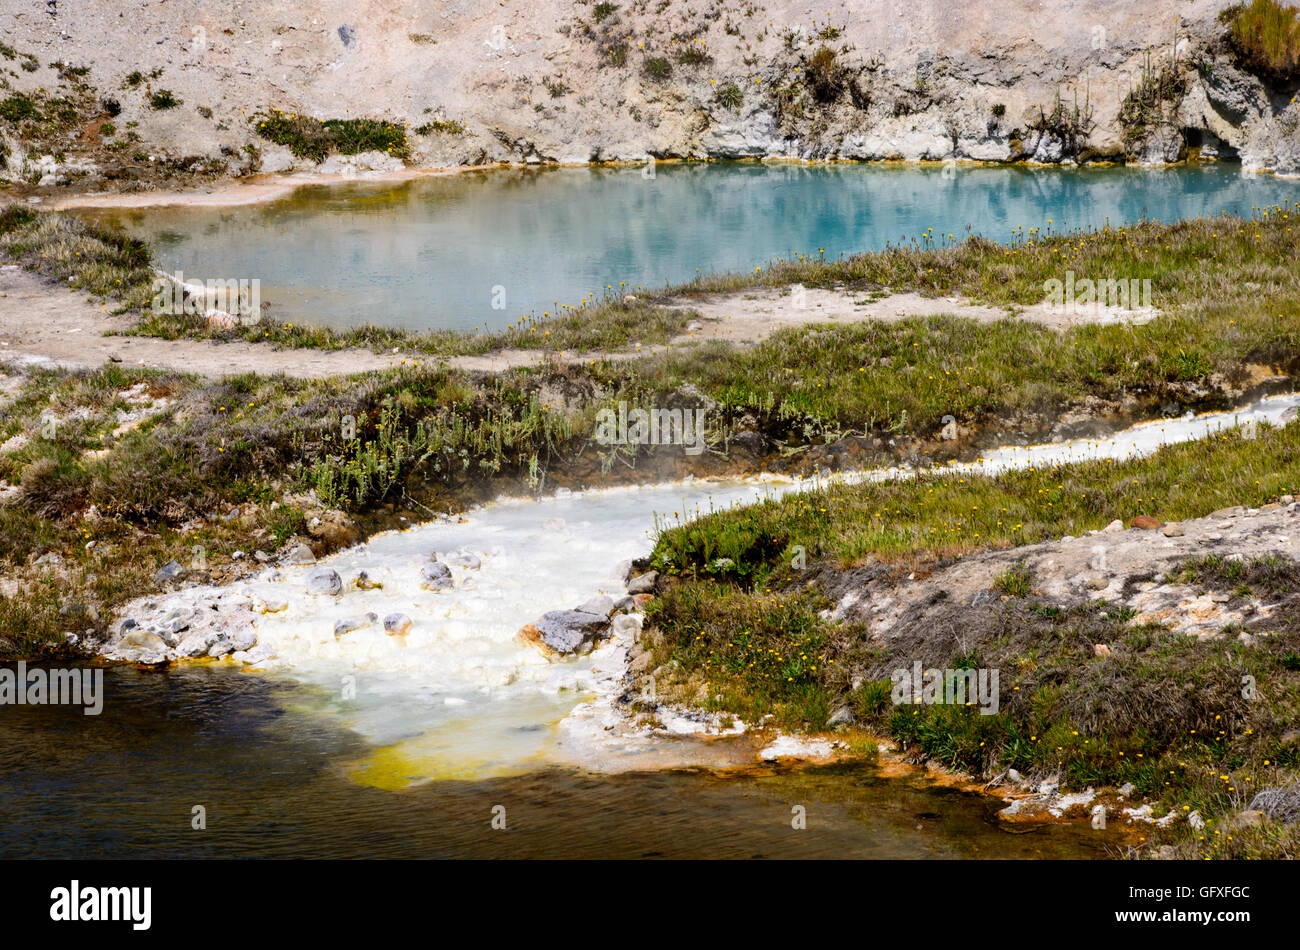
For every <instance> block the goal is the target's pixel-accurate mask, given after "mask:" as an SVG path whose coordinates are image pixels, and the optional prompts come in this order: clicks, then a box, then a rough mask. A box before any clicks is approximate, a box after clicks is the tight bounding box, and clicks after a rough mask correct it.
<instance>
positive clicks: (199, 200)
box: [46, 165, 496, 211]
mask: <svg viewBox="0 0 1300 950" xmlns="http://www.w3.org/2000/svg"><path fill="white" fill-rule="evenodd" d="M493 167H496V166H492V165H457V166H452V167H441V166H440V167H429V168H403V169H399V170H396V171H365V172H358V173H357V174H355V175H347V174H338V175H329V174H323V173H313V172H300V173H298V174H294V175H257V176H254V177H252V178H240V179H233V180H230V181H225V182H221V183H219V184H216V185H213V186H211V187H208V188H200V189H188V190H180V191H136V192H103V193H93V192H87V193H83V194H70V195H66V196H63V197H60V198H58V199H57V200H55V201H52V202H51V203H50V204H48V205H46V207H47V208H49V209H50V210H53V211H64V210H66V209H68V208H150V207H159V206H163V205H170V206H184V207H191V208H217V207H235V206H238V205H251V204H258V203H259V202H264V201H275V200H276V199H277V198H283V197H285V196H286V195H288V194H290V193H292V192H294V191H296V190H297V189H299V188H302V187H305V186H307V185H338V184H342V183H344V182H349V181H353V182H355V181H365V182H399V181H407V180H409V179H412V178H432V177H435V176H439V175H456V174H460V173H461V172H468V171H482V170H483V169H485V168H493Z"/></svg>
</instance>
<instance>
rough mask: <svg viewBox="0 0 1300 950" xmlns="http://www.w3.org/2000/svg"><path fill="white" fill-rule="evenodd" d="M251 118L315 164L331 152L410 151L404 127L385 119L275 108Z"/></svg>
mask: <svg viewBox="0 0 1300 950" xmlns="http://www.w3.org/2000/svg"><path fill="white" fill-rule="evenodd" d="M250 122H251V123H252V125H253V128H254V129H255V131H256V132H257V134H258V135H260V136H261V137H262V138H264V139H266V140H267V141H269V142H274V143H276V144H277V145H283V146H285V147H286V148H287V149H289V151H290V152H292V153H293V154H294V155H296V156H297V157H299V158H309V159H311V160H312V161H314V162H316V163H318V164H319V163H320V162H323V161H324V160H325V159H326V158H328V157H329V155H330V153H331V152H339V153H341V154H343V155H356V154H358V153H360V152H369V151H378V152H386V153H387V154H389V155H392V156H394V157H396V158H402V159H404V158H406V157H407V155H408V154H409V153H408V146H407V141H406V129H405V128H404V127H403V126H400V125H398V124H396V123H394V122H389V121H387V120H384V119H325V120H321V119H313V118H311V117H310V116H305V115H298V114H297V113H286V112H281V111H280V110H278V109H276V110H273V111H272V112H270V113H259V114H258V115H256V116H254V117H253V118H252V119H251V120H250ZM448 131H449V130H448Z"/></svg>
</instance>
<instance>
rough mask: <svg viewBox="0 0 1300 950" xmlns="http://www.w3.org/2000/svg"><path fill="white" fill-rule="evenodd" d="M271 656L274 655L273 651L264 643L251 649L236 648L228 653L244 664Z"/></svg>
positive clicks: (257, 661)
mask: <svg viewBox="0 0 1300 950" xmlns="http://www.w3.org/2000/svg"><path fill="white" fill-rule="evenodd" d="M273 656H275V651H274V650H272V649H271V648H270V647H268V646H266V645H265V644H263V645H261V646H255V647H253V648H252V649H251V650H236V651H235V652H234V653H232V654H230V658H231V659H232V660H235V661H236V662H239V663H243V664H245V665H251V664H256V663H261V662H263V661H265V660H269V659H271V657H273Z"/></svg>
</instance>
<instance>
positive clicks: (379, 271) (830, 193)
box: [77, 163, 1300, 331]
mask: <svg viewBox="0 0 1300 950" xmlns="http://www.w3.org/2000/svg"><path fill="white" fill-rule="evenodd" d="M1298 196H1300V184H1297V183H1296V182H1294V181H1285V180H1282V179H1278V178H1275V177H1273V176H1272V175H1267V174H1264V175H1250V174H1242V173H1241V171H1240V170H1239V169H1238V168H1237V167H1236V166H1232V165H1193V166H1187V167H1179V168H1173V169H1135V168H1028V167H1010V168H1007V167H982V166H961V165H952V166H939V165H934V166H917V165H910V166H894V165H860V164H835V165H802V164H757V163H716V164H707V165H704V164H687V165H677V164H665V163H659V164H658V165H657V166H656V167H655V169H654V172H653V176H652V177H651V176H650V175H649V173H648V171H647V169H644V168H622V167H620V168H600V167H593V168H545V169H501V170H492V171H470V172H464V173H460V174H455V175H443V176H437V177H431V178H421V179H415V180H409V181H405V182H402V183H399V184H394V183H392V182H378V181H373V182H364V181H361V180H357V181H353V182H348V183H344V184H336V185H313V186H307V187H303V188H300V189H298V190H296V191H294V192H293V193H292V194H291V195H289V196H287V197H284V198H282V199H279V200H276V201H271V202H266V203H263V204H255V205H244V206H238V207H227V208H213V207H152V208H138V209H114V210H97V211H91V210H84V211H79V212H77V213H78V214H82V215H85V216H87V217H90V218H92V219H94V220H96V221H98V222H100V223H104V224H109V225H113V226H118V227H122V228H124V229H125V230H127V231H128V232H130V233H131V234H133V235H135V236H137V237H141V238H144V239H146V240H148V241H149V243H150V244H152V245H153V247H154V248H155V251H156V263H157V266H159V267H160V268H163V269H165V270H167V271H169V272H173V273H174V272H175V271H178V270H179V271H181V272H182V273H183V275H184V276H185V278H186V279H192V280H193V279H196V280H218V279H220V280H254V279H255V280H258V281H260V298H261V300H262V301H263V302H269V303H270V305H271V306H270V310H269V313H270V314H271V315H272V316H274V317H275V318H276V319H279V320H281V321H284V322H290V323H299V324H316V325H322V326H329V327H334V328H346V327H351V326H357V325H360V324H367V323H370V324H378V325H383V326H394V327H402V328H406V329H411V330H432V329H455V330H465V331H473V330H475V329H479V330H495V329H500V328H502V327H504V326H506V325H508V324H510V323H512V322H513V321H515V320H517V319H519V318H520V317H521V316H524V315H530V314H531V315H534V316H536V317H542V316H543V315H544V314H547V313H550V314H551V315H554V314H556V313H557V312H558V311H560V309H561V308H562V307H564V306H574V305H578V304H580V303H581V302H582V301H583V300H584V299H588V300H589V299H592V298H594V297H599V296H600V295H602V294H604V293H606V292H607V290H608V292H620V293H621V292H625V291H628V290H631V291H633V292H635V290H636V288H638V287H646V288H651V289H659V288H662V287H663V286H664V285H665V284H669V283H672V284H677V283H682V282H686V281H689V280H692V279H693V278H694V277H695V276H696V274H697V273H704V274H708V273H717V272H725V271H744V270H752V269H753V268H754V267H756V266H761V265H763V264H765V263H767V262H768V261H770V260H772V259H774V258H777V257H791V256H793V255H796V254H800V253H804V254H811V255H816V254H818V253H819V252H821V251H824V252H825V254H826V255H827V256H828V257H832V258H833V257H835V256H837V255H840V254H850V253H854V252H859V251H867V250H875V249H879V248H882V247H884V246H886V244H887V243H891V242H892V243H894V244H899V243H907V242H910V241H912V240H914V239H917V238H918V237H919V236H921V235H922V234H923V233H925V232H927V230H928V231H929V234H930V236H931V237H932V238H933V240H934V241H935V242H936V243H940V244H942V243H944V242H946V241H948V240H950V237H949V236H950V235H951V239H954V240H960V239H962V238H964V237H965V236H966V235H968V234H981V235H984V236H986V237H989V238H992V239H994V240H1006V239H1009V238H1011V237H1012V236H1013V229H1016V228H1023V229H1026V230H1028V229H1032V228H1041V229H1044V230H1055V231H1062V230H1072V229H1076V228H1083V227H1101V226H1104V225H1106V224H1107V223H1110V224H1113V225H1120V224H1127V223H1132V222H1135V221H1138V220H1140V219H1143V218H1155V219H1160V220H1177V219H1180V218H1189V217H1194V216H1197V215H1203V214H1204V215H1215V214H1219V213H1221V212H1225V211H1226V212H1234V211H1235V212H1241V213H1246V214H1248V213H1249V212H1250V210H1251V208H1252V207H1255V206H1259V207H1263V206H1270V205H1273V204H1277V203H1280V202H1282V201H1283V200H1287V199H1291V200H1294V199H1295V198H1296V197H1298Z"/></svg>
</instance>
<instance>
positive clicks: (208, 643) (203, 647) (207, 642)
mask: <svg viewBox="0 0 1300 950" xmlns="http://www.w3.org/2000/svg"><path fill="white" fill-rule="evenodd" d="M216 642H217V635H216V634H215V633H213V632H212V631H211V630H196V631H194V632H193V633H189V634H186V635H185V637H184V638H183V639H182V640H181V642H180V644H179V645H178V646H177V647H176V655H177V656H185V657H195V656H206V655H207V652H208V650H209V649H210V648H211V647H212V644H214V643H216Z"/></svg>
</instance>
